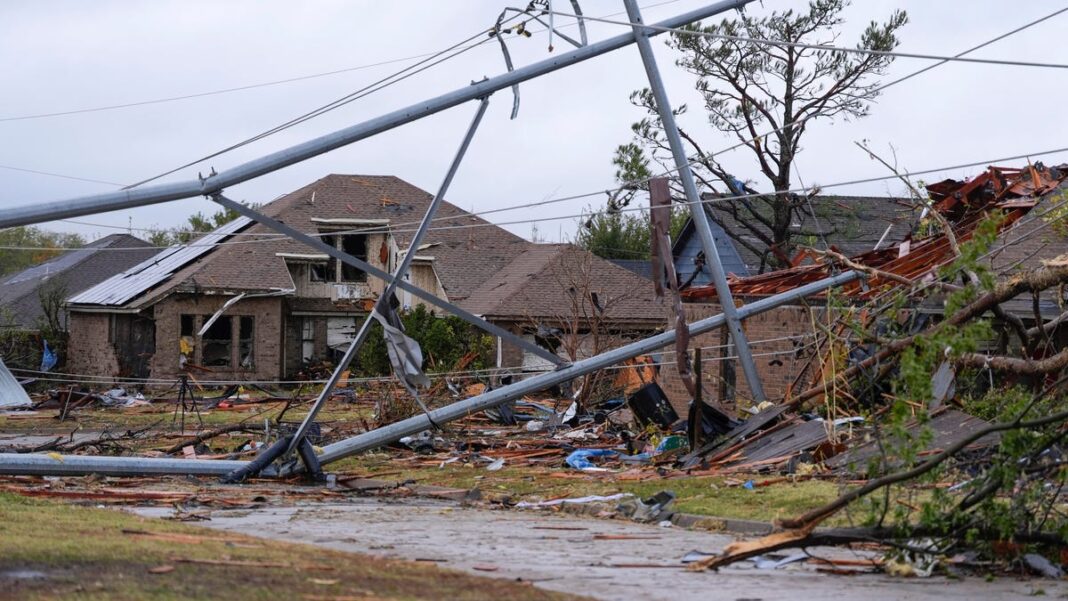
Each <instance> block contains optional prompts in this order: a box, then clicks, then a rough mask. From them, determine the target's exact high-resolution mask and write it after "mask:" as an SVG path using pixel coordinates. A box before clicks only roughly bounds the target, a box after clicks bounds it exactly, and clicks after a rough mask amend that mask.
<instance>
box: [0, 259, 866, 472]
mask: <svg viewBox="0 0 1068 601" xmlns="http://www.w3.org/2000/svg"><path fill="white" fill-rule="evenodd" d="M862 277H864V276H863V274H861V273H859V272H856V271H847V272H845V273H842V274H839V275H836V276H834V277H830V278H826V279H822V280H819V281H817V282H812V283H810V284H805V285H804V286H800V287H798V288H795V289H793V290H790V291H788V292H783V293H781V294H776V295H775V296H770V297H768V298H764V299H760V300H758V301H755V302H752V303H749V304H748V305H745V306H743V307H741V308H739V309H738V314H739V316H740V317H742V318H745V317H749V316H752V315H756V314H758V313H763V312H764V311H768V310H770V309H774V308H776V307H778V306H780V305H784V304H786V303H788V302H791V301H794V300H797V299H799V298H803V297H805V296H809V295H812V294H816V293H818V292H822V291H824V290H826V289H828V288H833V287H835V286H841V285H843V284H848V283H849V282H852V281H854V280H857V279H860V278H862ZM725 322H726V319H725V317H724V316H723V314H722V313H721V314H719V315H715V316H712V317H708V318H705V319H701V320H698V321H695V322H693V323H692V324H689V326H688V327H689V330H690V335H691V336H696V335H698V334H703V333H705V332H708V331H711V330H714V329H716V328H718V327H720V326H722V325H723V324H724V323H725ZM674 340H675V331H674V330H670V331H667V332H664V333H663V334H658V335H656V336H653V337H650V338H646V339H644V340H640V341H637V342H633V343H631V344H628V345H626V346H623V347H620V348H618V349H615V350H613V351H609V352H607V353H602V354H600V355H597V356H596V357H591V358H589V359H585V360H582V361H578V362H576V363H574V364H572V365H570V366H568V367H565V368H563V369H560V370H557V371H552V372H547V373H544V374H540V375H537V376H534V377H531V378H528V379H526V380H523V381H522V382H517V383H515V384H511V385H508V386H504V387H502V388H498V389H496V390H492V391H490V392H487V393H485V394H481V395H479V396H476V397H472V398H470V399H467V400H464V401H459V402H457V403H453V404H452V405H449V406H447V407H442V408H440V409H435V410H433V411H431V412H430V416H429V418H428V416H426V415H417V416H415V417H410V418H408V419H405V420H402V421H399V422H397V423H394V424H390V425H388V426H384V427H382V428H378V429H376V430H372V431H371V432H366V433H364V434H360V435H359V436H355V437H353V438H349V439H347V440H342V441H338V442H335V443H333V444H330V445H327V446H326V447H325V448H324V450H323V453H322V454H321V455H319V461H320V463H322V464H326V463H330V462H332V461H337V460H339V459H343V458H345V457H348V456H349V455H353V454H356V453H361V452H363V451H368V450H370V449H374V448H377V447H380V446H382V445H385V444H389V443H391V442H394V441H396V440H399V439H400V438H402V437H404V436H408V435H410V434H415V433H417V432H421V431H423V430H426V429H427V428H429V427H430V419H433V420H434V422H436V423H439V424H440V423H445V422H448V421H452V420H455V419H459V418H461V417H464V416H466V415H470V414H472V413H477V412H479V411H485V410H486V409H492V408H493V407H496V406H498V405H502V404H504V403H507V402H508V401H511V400H514V399H517V398H520V397H522V396H523V395H526V394H530V393H531V392H536V391H538V390H542V389H545V388H548V387H550V386H552V385H554V384H559V383H561V382H565V381H567V380H571V379H573V378H577V377H579V376H582V375H585V374H587V373H590V372H594V371H597V370H599V369H604V368H606V367H610V366H612V365H614V364H616V363H619V362H621V361H624V360H626V359H630V358H632V357H637V356H638V355H642V354H645V353H649V352H652V351H655V350H657V349H660V348H663V347H665V346H667V345H669V344H671V343H672V342H673V341H674ZM245 463H246V462H244V461H210V460H201V459H157V458H151V457H93V456H85V455H63V456H61V457H60V459H53V458H52V457H51V456H49V455H43V454H28V453H0V474H33V475H40V476H66V475H76V474H94V473H99V474H115V475H133V474H139V475H146V474H150V475H160V474H198V475H200V474H203V475H217V476H222V475H225V474H228V473H230V472H231V471H233V470H235V469H237V468H240V467H242V466H243V465H244V464H245Z"/></svg>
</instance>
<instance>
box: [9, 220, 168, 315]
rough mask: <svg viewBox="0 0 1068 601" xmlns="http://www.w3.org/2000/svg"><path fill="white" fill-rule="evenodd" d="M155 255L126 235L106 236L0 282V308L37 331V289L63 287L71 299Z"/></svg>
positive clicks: (156, 251) (146, 246) (151, 249)
mask: <svg viewBox="0 0 1068 601" xmlns="http://www.w3.org/2000/svg"><path fill="white" fill-rule="evenodd" d="M103 249H109V250H103ZM114 249H132V250H114ZM158 252H159V249H157V248H155V247H153V246H152V245H150V244H149V243H148V242H145V241H144V240H141V239H140V238H135V237H134V236H130V235H128V234H111V235H109V236H105V237H103V238H101V239H99V240H96V241H94V242H91V243H89V244H87V245H85V247H84V248H81V249H78V250H74V251H70V252H67V253H64V254H62V255H60V256H58V257H56V258H54V259H51V260H48V261H45V262H44V263H40V264H38V265H34V266H33V267H30V268H28V269H25V270H23V271H20V272H18V273H15V274H12V275H10V276H8V277H7V278H5V279H4V280H3V281H0V305H2V306H3V307H4V308H6V309H7V310H9V311H11V313H12V314H13V316H14V318H15V321H16V323H17V324H18V325H19V326H21V327H26V328H33V327H36V322H37V318H38V317H40V316H41V315H42V310H41V302H40V298H39V297H38V289H39V288H40V287H41V286H42V285H43V284H45V283H46V282H48V283H50V284H52V285H58V286H62V288H63V289H64V290H65V291H66V295H67V296H68V297H70V296H73V295H75V294H78V293H80V292H82V291H84V290H86V289H88V288H91V287H93V286H95V285H97V284H99V283H100V282H102V281H104V280H106V279H108V278H110V277H111V276H113V275H115V274H117V273H120V272H122V271H123V270H125V269H128V268H130V267H132V266H133V265H136V264H138V263H140V262H142V261H144V260H146V259H148V258H149V257H151V256H153V255H155V254H156V253H158Z"/></svg>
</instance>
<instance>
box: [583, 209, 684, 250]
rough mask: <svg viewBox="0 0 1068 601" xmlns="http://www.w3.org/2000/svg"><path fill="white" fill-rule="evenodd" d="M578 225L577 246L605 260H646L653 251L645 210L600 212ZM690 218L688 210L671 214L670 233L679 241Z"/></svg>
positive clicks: (673, 238) (647, 215)
mask: <svg viewBox="0 0 1068 601" xmlns="http://www.w3.org/2000/svg"><path fill="white" fill-rule="evenodd" d="M590 211H591V213H592V214H591V215H590V217H589V218H588V219H586V220H585V221H584V222H583V223H581V224H580V225H579V228H578V231H577V233H576V234H575V244H577V245H579V246H581V247H582V248H585V249H586V250H588V251H590V252H592V253H593V254H595V255H597V256H598V257H601V258H604V259H634V260H646V259H648V258H649V253H650V250H651V246H650V245H651V243H652V242H651V239H652V226H651V224H650V222H649V214H648V213H647V212H645V211H628V212H618V211H598V212H595V211H594V210H593V209H590ZM688 219H689V212H687V211H686V210H685V209H680V208H674V209H672V211H671V225H670V226H669V234H670V235H671V239H672V240H675V239H676V238H678V235H679V233H681V232H682V228H683V227H684V226H685V225H686V221H687V220H688Z"/></svg>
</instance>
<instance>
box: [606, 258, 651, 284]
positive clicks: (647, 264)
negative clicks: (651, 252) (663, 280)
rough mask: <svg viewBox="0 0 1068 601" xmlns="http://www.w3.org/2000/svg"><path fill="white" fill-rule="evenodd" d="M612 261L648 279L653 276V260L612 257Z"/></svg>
mask: <svg viewBox="0 0 1068 601" xmlns="http://www.w3.org/2000/svg"><path fill="white" fill-rule="evenodd" d="M610 260H611V262H612V263H614V264H616V265H619V266H620V267H622V268H623V269H626V270H627V271H630V272H631V273H635V274H637V275H640V276H642V277H643V278H645V279H647V280H651V279H652V278H653V263H652V261H645V260H638V259H610Z"/></svg>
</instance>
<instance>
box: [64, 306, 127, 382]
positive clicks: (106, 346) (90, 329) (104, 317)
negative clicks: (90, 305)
mask: <svg viewBox="0 0 1068 601" xmlns="http://www.w3.org/2000/svg"><path fill="white" fill-rule="evenodd" d="M110 325H111V315H110V314H108V313H78V312H72V313H71V314H70V317H69V319H68V330H69V332H70V338H69V340H68V342H67V367H66V371H67V372H68V373H72V374H87V375H93V376H116V375H118V373H119V360H118V357H117V356H116V354H115V348H114V347H113V346H112V345H111V343H110V342H109V340H108V332H109V329H110Z"/></svg>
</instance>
